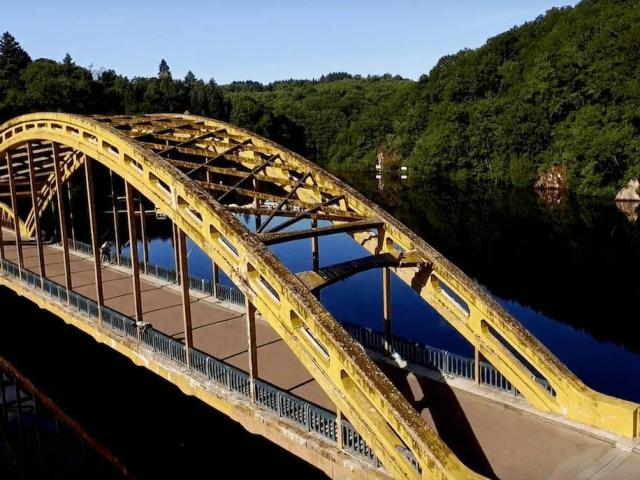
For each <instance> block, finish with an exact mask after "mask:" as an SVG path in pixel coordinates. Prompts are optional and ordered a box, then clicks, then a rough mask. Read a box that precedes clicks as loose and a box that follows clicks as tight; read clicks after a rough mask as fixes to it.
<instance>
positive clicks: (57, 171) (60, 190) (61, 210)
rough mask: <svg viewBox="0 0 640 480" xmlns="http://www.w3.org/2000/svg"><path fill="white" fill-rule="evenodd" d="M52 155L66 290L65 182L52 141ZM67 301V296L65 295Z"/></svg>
mask: <svg viewBox="0 0 640 480" xmlns="http://www.w3.org/2000/svg"><path fill="white" fill-rule="evenodd" d="M52 155H53V172H54V176H55V182H56V193H57V194H56V196H57V198H58V217H59V220H60V242H61V243H62V259H63V263H64V279H65V286H66V287H67V290H68V291H71V289H72V288H73V285H72V281H71V264H70V262H69V238H68V236H67V215H66V209H65V206H64V190H65V184H64V183H63V181H62V169H63V168H64V165H63V164H62V159H61V158H60V148H59V146H58V144H57V143H55V142H53V143H52ZM67 301H70V300H69V296H68V295H67Z"/></svg>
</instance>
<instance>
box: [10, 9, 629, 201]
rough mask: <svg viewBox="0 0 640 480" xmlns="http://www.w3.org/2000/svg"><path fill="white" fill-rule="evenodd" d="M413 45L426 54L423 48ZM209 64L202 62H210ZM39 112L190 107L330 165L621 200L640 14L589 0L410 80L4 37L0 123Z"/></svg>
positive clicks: (336, 168) (626, 179)
mask: <svg viewBox="0 0 640 480" xmlns="http://www.w3.org/2000/svg"><path fill="white" fill-rule="evenodd" d="M415 48H420V47H419V46H416V47H415ZM203 61H206V59H203ZM33 111H66V112H72V113H82V114H93V113H101V114H134V113H143V112H144V113H154V112H175V113H183V112H185V111H189V112H190V113H192V114H199V115H205V116H210V117H214V118H218V119H220V120H225V121H229V122H231V123H233V124H237V125H239V126H241V127H244V128H247V129H249V130H252V131H254V132H256V133H258V134H260V135H263V136H265V137H268V138H271V139H272V140H274V141H276V142H278V143H280V144H282V145H284V146H285V147H287V148H290V149H291V150H294V151H296V152H298V153H300V154H302V155H304V156H306V157H308V158H310V159H311V160H313V161H315V162H317V163H318V164H320V165H322V166H323V167H325V168H327V169H328V170H330V171H332V172H335V173H339V172H341V171H354V170H355V171H363V172H364V171H374V170H375V164H376V160H377V158H378V157H379V156H380V155H381V156H382V157H384V158H385V159H389V161H386V162H385V167H386V166H387V165H390V166H391V168H394V167H393V165H395V166H398V165H400V164H401V165H402V166H406V167H407V169H408V172H409V174H410V175H411V176H413V177H418V178H424V179H425V181H429V182H431V181H438V180H447V181H453V182H454V183H458V184H466V183H470V184H473V183H478V182H489V183H491V184H495V185H511V186H515V187H519V188H529V189H531V188H534V185H538V186H540V185H544V184H545V181H547V180H549V179H550V181H551V182H552V183H553V182H556V181H557V180H558V176H557V175H558V172H562V178H561V180H562V188H563V189H566V190H567V191H569V192H571V193H575V194H579V195H590V196H606V197H609V198H613V197H614V195H615V194H616V192H618V191H619V190H620V188H622V187H624V186H626V185H627V184H628V182H629V181H630V180H632V179H634V178H638V177H640V9H638V8H637V1H635V0H583V1H582V2H580V3H579V4H577V5H576V6H575V7H562V8H554V9H551V10H549V11H547V12H546V13H545V14H544V15H541V16H539V17H538V18H536V19H534V20H532V21H530V22H527V23H525V24H523V25H521V26H518V27H514V28H512V29H510V30H508V31H506V32H504V33H501V34H499V35H497V36H495V37H492V38H490V39H489V40H488V41H487V42H486V43H485V45H483V46H482V47H480V48H478V49H474V50H462V51H460V52H458V53H456V54H453V55H447V56H445V57H442V58H441V59H440V60H439V61H438V63H437V64H436V65H435V66H434V67H433V68H432V69H431V71H430V72H429V73H428V74H427V73H425V74H424V75H422V76H421V77H420V79H419V80H417V81H414V80H410V79H405V78H402V77H400V76H398V75H396V76H393V75H390V74H384V75H376V76H366V77H364V76H360V75H352V74H349V73H342V72H336V73H330V74H327V75H323V76H322V77H320V78H319V79H313V80H296V79H291V80H282V81H276V82H272V83H269V84H267V85H263V84H261V83H258V82H254V81H240V82H232V83H230V84H228V85H218V84H216V82H215V81H214V80H213V79H211V80H209V81H204V80H201V79H198V78H196V76H195V75H194V74H193V73H192V72H189V73H188V74H187V75H186V76H185V78H184V79H174V78H173V76H172V73H171V70H170V68H169V65H168V64H167V62H166V61H165V60H162V62H161V63H160V66H159V71H158V75H157V76H156V77H151V78H143V77H134V78H131V79H129V78H126V77H124V76H121V75H119V74H118V73H117V72H115V71H114V70H105V69H99V70H95V69H93V68H84V67H80V66H78V65H76V64H75V63H74V61H73V59H72V57H71V56H70V55H69V54H67V56H66V57H65V58H64V59H63V60H62V61H61V62H57V61H53V60H49V59H36V60H33V59H32V58H31V57H30V56H29V54H28V53H27V52H26V51H25V50H24V49H22V47H21V46H20V44H19V43H18V42H17V41H16V39H15V38H14V37H13V36H12V35H11V34H10V33H8V32H7V33H5V34H4V35H3V36H2V37H1V38H0V122H4V121H6V120H8V119H10V118H12V117H14V116H16V115H20V114H23V113H28V112H33Z"/></svg>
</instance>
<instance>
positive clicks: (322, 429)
mask: <svg viewBox="0 0 640 480" xmlns="http://www.w3.org/2000/svg"><path fill="white" fill-rule="evenodd" d="M1 265H2V272H4V273H5V274H8V275H9V276H11V277H14V278H16V279H20V280H21V281H22V282H23V283H26V284H28V285H29V286H31V287H34V288H36V289H40V288H41V287H40V285H41V284H42V291H43V292H44V293H45V294H47V295H48V296H49V297H51V298H52V299H54V300H55V301H57V302H59V303H62V304H66V305H69V307H71V308H73V309H74V310H76V311H79V312H80V313H82V314H84V315H85V316H86V317H88V319H89V320H90V321H92V322H96V323H97V322H98V321H99V319H100V313H101V314H102V315H101V316H102V325H103V326H107V327H108V328H110V329H111V330H112V331H113V332H115V333H116V334H117V335H120V336H123V337H126V338H129V339H131V340H134V341H137V342H140V343H142V344H144V345H145V346H146V347H147V348H148V349H149V350H150V351H151V352H153V353H159V354H161V355H162V356H164V357H166V358H168V359H170V360H172V361H174V362H176V363H178V364H180V365H181V366H183V367H187V366H188V367H189V368H190V369H191V372H192V373H198V374H200V375H202V376H203V377H204V378H205V379H206V380H207V381H211V382H214V383H216V384H217V385H220V386H222V387H224V388H225V389H226V390H229V391H233V392H236V393H238V394H240V395H242V396H243V397H246V398H250V397H251V378H250V377H249V375H248V374H247V373H245V372H243V371H242V370H239V369H237V368H235V367H233V366H231V365H229V364H228V363H225V362H223V361H221V360H218V359H216V358H213V357H211V356H209V355H207V354H206V353H204V352H201V351H199V350H196V349H190V350H189V351H188V355H189V364H187V350H186V348H185V346H184V344H183V343H182V342H180V341H178V340H176V339H174V338H171V337H170V336H168V335H165V334H164V333H162V332H159V331H158V330H155V329H153V328H152V327H150V326H149V325H148V324H138V323H136V321H135V320H133V319H131V318H129V317H127V316H125V315H122V314H121V313H118V312H116V311H114V310H111V309H110V308H108V307H104V306H103V307H101V308H99V307H98V305H97V304H96V303H95V302H94V301H93V300H91V299H89V298H87V297H84V296H83V295H80V294H78V293H76V292H73V291H68V290H67V289H66V288H65V287H63V286H62V285H60V284H57V283H55V282H52V281H50V280H47V279H44V281H42V279H41V277H40V275H38V274H36V273H33V272H31V271H29V270H24V269H23V270H20V269H19V268H18V266H17V265H16V264H15V263H13V262H11V261H9V260H4V259H2V261H1ZM41 282H42V283H41ZM226 288H228V287H226ZM230 290H231V289H230ZM255 390H256V403H257V404H259V405H260V406H262V407H263V408H265V409H267V410H269V411H271V412H273V413H275V414H277V415H278V417H279V418H283V419H286V420H289V421H291V422H292V423H294V424H297V425H299V426H301V427H303V428H305V429H306V430H307V431H308V432H314V433H316V434H318V435H320V436H321V437H323V438H324V439H326V440H329V441H331V442H336V441H337V439H338V422H337V418H336V415H335V414H334V413H333V412H330V411H329V410H325V409H324V408H322V407H319V406H317V405H313V404H311V403H309V402H308V401H306V400H304V399H302V398H300V397H298V396H296V395H293V394H290V393H287V392H285V391H283V390H280V389H279V388H277V387H275V386H274V385H271V384H269V383H267V382H264V381H262V380H255ZM342 436H343V439H344V448H345V449H347V450H349V451H351V452H352V453H354V454H357V455H359V456H361V457H363V458H364V459H365V460H367V461H368V462H371V463H373V464H374V465H376V466H379V461H378V459H377V458H376V457H375V455H374V454H373V452H372V451H371V449H370V448H369V446H368V445H367V444H366V442H365V441H364V440H363V439H362V437H361V436H360V435H359V434H358V433H357V432H356V431H355V429H354V428H353V427H352V426H351V424H349V423H348V422H347V421H344V420H343V422H342ZM409 453H410V452H409ZM411 457H412V455H411ZM411 457H408V458H409V459H410V458H411ZM410 461H411V459H410ZM413 463H414V464H416V465H417V462H415V459H414V460H413ZM418 471H419V470H418Z"/></svg>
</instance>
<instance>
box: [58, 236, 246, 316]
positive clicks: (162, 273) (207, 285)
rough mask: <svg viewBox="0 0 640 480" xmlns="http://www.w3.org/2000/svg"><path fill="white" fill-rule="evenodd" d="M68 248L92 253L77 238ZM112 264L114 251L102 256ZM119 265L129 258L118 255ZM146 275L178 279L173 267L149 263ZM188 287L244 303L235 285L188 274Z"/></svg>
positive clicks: (223, 299)
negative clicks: (231, 285) (106, 256)
mask: <svg viewBox="0 0 640 480" xmlns="http://www.w3.org/2000/svg"><path fill="white" fill-rule="evenodd" d="M69 248H71V249H73V250H75V251H77V252H79V253H81V254H84V255H93V249H92V248H91V245H89V244H87V243H83V242H80V241H78V240H76V241H73V240H69ZM104 260H106V261H107V262H108V263H110V264H112V265H117V263H118V262H117V257H116V255H115V253H113V252H112V253H110V255H109V257H108V258H103V261H104ZM120 265H121V266H123V267H126V268H131V258H130V257H126V256H124V255H120ZM138 266H139V267H140V269H142V270H144V262H142V261H138ZM147 275H150V276H152V277H156V278H159V279H161V280H165V281H167V282H175V281H176V280H177V279H178V274H177V273H176V271H175V270H173V269H168V268H164V267H160V266H159V265H154V264H151V263H148V264H147ZM189 288H190V289H191V290H195V291H198V292H201V293H205V294H208V295H212V296H215V298H216V299H218V300H220V301H223V302H230V303H234V304H237V305H244V294H243V293H242V292H241V291H240V290H238V289H237V288H236V287H230V286H228V285H222V284H221V283H216V285H215V288H214V285H213V282H212V281H211V280H206V279H204V278H200V277H194V276H191V275H190V276H189Z"/></svg>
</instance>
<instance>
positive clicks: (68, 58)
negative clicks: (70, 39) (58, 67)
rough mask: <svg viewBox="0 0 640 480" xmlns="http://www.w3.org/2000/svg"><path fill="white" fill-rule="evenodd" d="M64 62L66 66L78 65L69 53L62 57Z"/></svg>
mask: <svg viewBox="0 0 640 480" xmlns="http://www.w3.org/2000/svg"><path fill="white" fill-rule="evenodd" d="M62 64H63V65H64V66H65V67H75V65H76V64H75V63H73V59H72V58H71V55H69V54H68V53H67V54H66V55H65V56H64V58H63V59H62Z"/></svg>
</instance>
